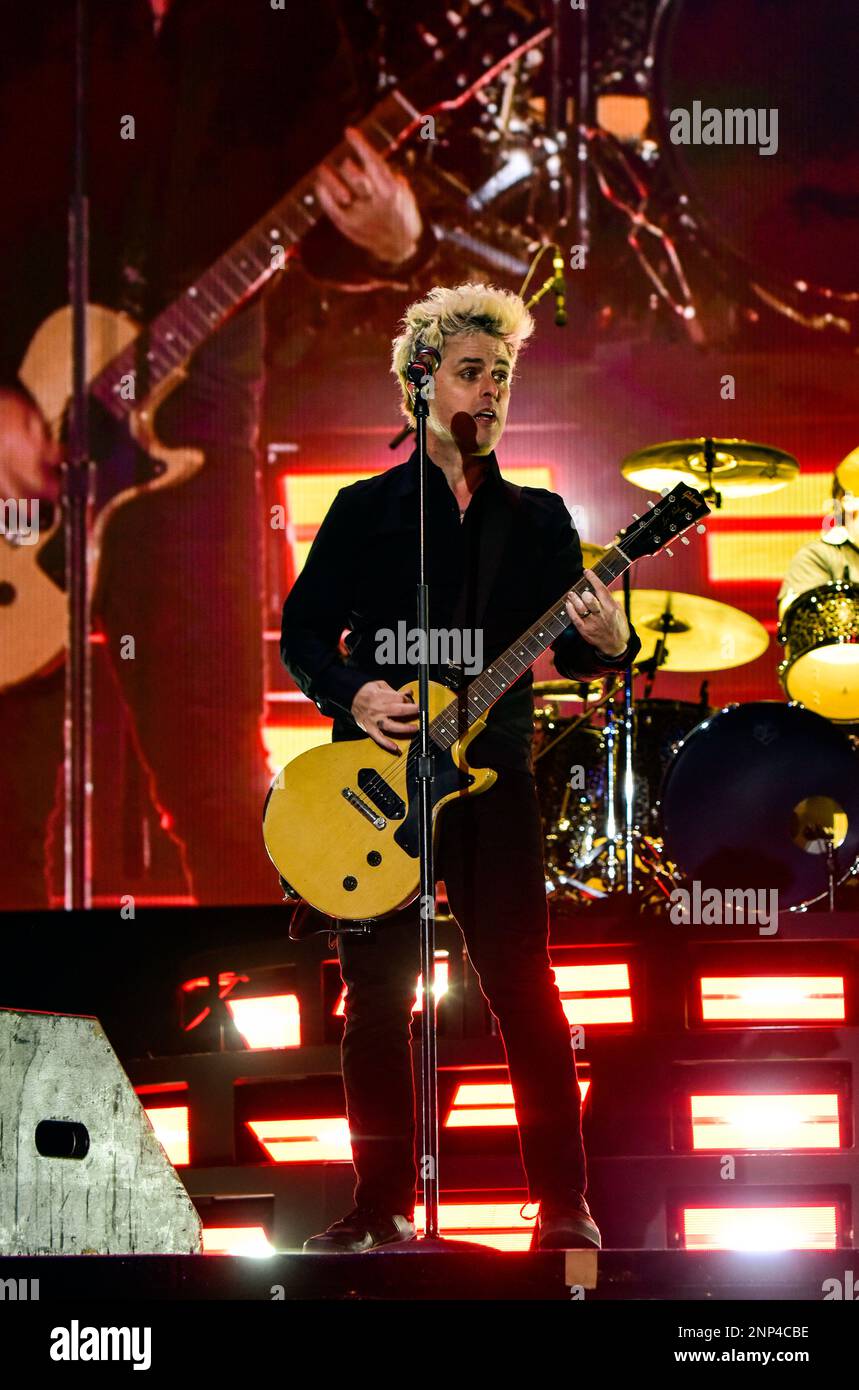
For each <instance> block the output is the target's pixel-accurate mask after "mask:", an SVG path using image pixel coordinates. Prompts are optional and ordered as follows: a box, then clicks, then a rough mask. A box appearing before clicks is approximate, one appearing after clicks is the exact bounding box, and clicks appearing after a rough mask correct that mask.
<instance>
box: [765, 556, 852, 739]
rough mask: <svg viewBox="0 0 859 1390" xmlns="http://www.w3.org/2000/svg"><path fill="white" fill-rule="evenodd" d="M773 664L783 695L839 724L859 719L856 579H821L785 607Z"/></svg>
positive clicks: (850, 722)
mask: <svg viewBox="0 0 859 1390" xmlns="http://www.w3.org/2000/svg"><path fill="white" fill-rule="evenodd" d="M778 640H779V641H780V642H781V643H783V645H784V647H785V650H786V656H785V660H784V661H783V662H782V664H781V665H780V666H779V668H778V674H779V680H780V681H781V684H782V689H783V690H784V692H785V694H786V695H787V697H788V699H789V700H799V701H800V702H801V703H802V704H803V705H807V706H808V708H809V709H813V710H814V711H815V713H816V714H823V715H825V716H826V718H827V719H834V720H835V721H836V722H837V723H840V724H855V723H856V721H857V720H859V585H857V584H847V583H836V584H821V585H819V587H818V588H816V589H808V590H807V591H806V592H805V593H804V594H800V595H799V597H798V598H795V599H794V601H793V603H792V604H791V605H790V607H789V608H787V609H786V610H785V613H784V616H783V617H782V621H781V626H780V627H779V634H778Z"/></svg>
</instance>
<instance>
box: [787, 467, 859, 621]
mask: <svg viewBox="0 0 859 1390" xmlns="http://www.w3.org/2000/svg"><path fill="white" fill-rule="evenodd" d="M832 496H833V498H834V499H835V525H834V526H832V527H830V528H829V530H827V531H824V532H823V533H822V535H821V538H820V540H817V541H811V542H810V544H809V545H804V546H803V547H802V549H801V550H798V551H797V552H796V554H795V555H794V557H793V559H792V560H791V562H790V564H789V565H788V567H787V573H786V574H785V576H784V579H783V580H782V585H781V588H780V589H779V591H778V613H779V618H781V617H782V615H783V614H784V612H785V610H786V609H787V608H788V606H789V605H790V604H791V603H793V600H794V599H795V598H797V597H798V595H799V594H804V593H805V592H806V590H807V589H816V588H817V587H818V585H820V584H831V583H833V582H834V581H835V580H841V579H845V578H846V579H849V580H851V581H852V582H853V583H854V584H859V448H857V449H854V450H853V451H852V452H851V453H849V454H848V455H847V457H846V459H844V461H843V462H842V463H841V464H839V466H838V468H837V469H836V471H835V473H834V474H833V478H832Z"/></svg>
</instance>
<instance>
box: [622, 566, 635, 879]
mask: <svg viewBox="0 0 859 1390" xmlns="http://www.w3.org/2000/svg"><path fill="white" fill-rule="evenodd" d="M623 606H624V611H625V613H626V620H627V622H628V623H629V626H630V629H631V628H632V591H631V587H630V574H629V566H627V568H626V569H625V570H624V572H623ZM632 715H633V693H632V662H630V663H629V665H628V666H627V668H626V670H625V671H624V673H623V843H624V869H625V875H624V877H625V887H626V892H627V894H628V896H629V897H632V894H633V891H634V887H635V849H634V846H633V834H634V827H633V821H634V819H635V774H634V772H633V761H632V760H633V752H634V747H633V738H634V733H633V717H632Z"/></svg>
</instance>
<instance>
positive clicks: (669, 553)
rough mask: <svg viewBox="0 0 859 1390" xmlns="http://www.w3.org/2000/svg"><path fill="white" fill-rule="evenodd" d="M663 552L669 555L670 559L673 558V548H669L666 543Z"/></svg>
mask: <svg viewBox="0 0 859 1390" xmlns="http://www.w3.org/2000/svg"><path fill="white" fill-rule="evenodd" d="M665 554H666V555H669V556H670V557H671V559H672V560H673V559H674V551H673V550H672V549H671V547H670V546H668V545H666V547H665Z"/></svg>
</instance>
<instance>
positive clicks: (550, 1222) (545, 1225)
mask: <svg viewBox="0 0 859 1390" xmlns="http://www.w3.org/2000/svg"><path fill="white" fill-rule="evenodd" d="M529 1249H530V1250H601V1249H602V1240H601V1238H600V1233H599V1228H598V1226H597V1224H596V1222H595V1221H594V1219H593V1217H592V1216H591V1213H590V1208H589V1207H588V1204H587V1202H586V1201H585V1199H584V1197H581V1198H579V1202H578V1205H577V1206H570V1207H563V1208H562V1207H553V1206H549V1207H548V1208H545V1207H544V1206H542V1205H541V1207H540V1214H539V1216H538V1217H537V1220H536V1223H535V1225H534V1234H533V1236H532V1237H531V1244H530V1246H529Z"/></svg>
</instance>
